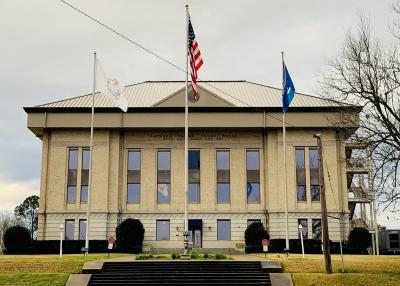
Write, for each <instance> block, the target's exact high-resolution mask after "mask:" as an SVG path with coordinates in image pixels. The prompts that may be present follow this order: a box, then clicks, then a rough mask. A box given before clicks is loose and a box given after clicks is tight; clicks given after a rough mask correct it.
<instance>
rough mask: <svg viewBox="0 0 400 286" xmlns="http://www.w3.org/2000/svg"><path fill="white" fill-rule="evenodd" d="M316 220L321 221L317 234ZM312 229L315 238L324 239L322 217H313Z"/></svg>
mask: <svg viewBox="0 0 400 286" xmlns="http://www.w3.org/2000/svg"><path fill="white" fill-rule="evenodd" d="M316 222H319V226H318V228H319V233H317V234H316V233H315V232H316V224H315V223H316ZM311 231H312V238H313V239H319V240H321V239H322V221H321V219H320V218H313V219H312V220H311ZM317 235H318V236H317Z"/></svg>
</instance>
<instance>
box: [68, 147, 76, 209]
mask: <svg viewBox="0 0 400 286" xmlns="http://www.w3.org/2000/svg"><path fill="white" fill-rule="evenodd" d="M67 150H68V156H67V157H68V163H67V194H66V195H67V196H66V201H67V204H75V203H76V195H77V190H78V168H79V148H77V147H69V148H68V149H67ZM72 152H76V155H75V157H76V158H75V161H76V168H71V158H72V157H71V156H72V154H71V153H72ZM71 192H73V193H71ZM72 196H73V199H72Z"/></svg>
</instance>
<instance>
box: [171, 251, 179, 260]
mask: <svg viewBox="0 0 400 286" xmlns="http://www.w3.org/2000/svg"><path fill="white" fill-rule="evenodd" d="M171 258H172V259H180V258H181V255H180V254H179V253H175V252H174V253H172V254H171Z"/></svg>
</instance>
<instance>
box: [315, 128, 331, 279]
mask: <svg viewBox="0 0 400 286" xmlns="http://www.w3.org/2000/svg"><path fill="white" fill-rule="evenodd" d="M314 138H317V147H318V180H319V186H320V197H321V223H322V243H323V247H324V261H325V272H326V273H327V274H332V262H331V249H330V245H329V232H328V213H327V210H326V196H325V182H324V164H323V163H324V161H323V157H322V154H323V153H322V142H321V134H315V135H314Z"/></svg>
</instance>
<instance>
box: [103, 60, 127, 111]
mask: <svg viewBox="0 0 400 286" xmlns="http://www.w3.org/2000/svg"><path fill="white" fill-rule="evenodd" d="M96 90H97V91H100V92H101V93H102V94H104V95H106V96H108V97H109V98H111V99H112V100H113V101H114V102H115V105H117V106H118V107H119V108H121V109H122V111H124V112H126V111H127V110H128V101H127V99H126V97H125V93H124V89H122V88H121V87H120V86H119V83H118V80H116V79H113V78H108V77H107V76H106V74H105V73H104V71H103V69H102V68H101V65H100V61H99V60H97V62H96Z"/></svg>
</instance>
